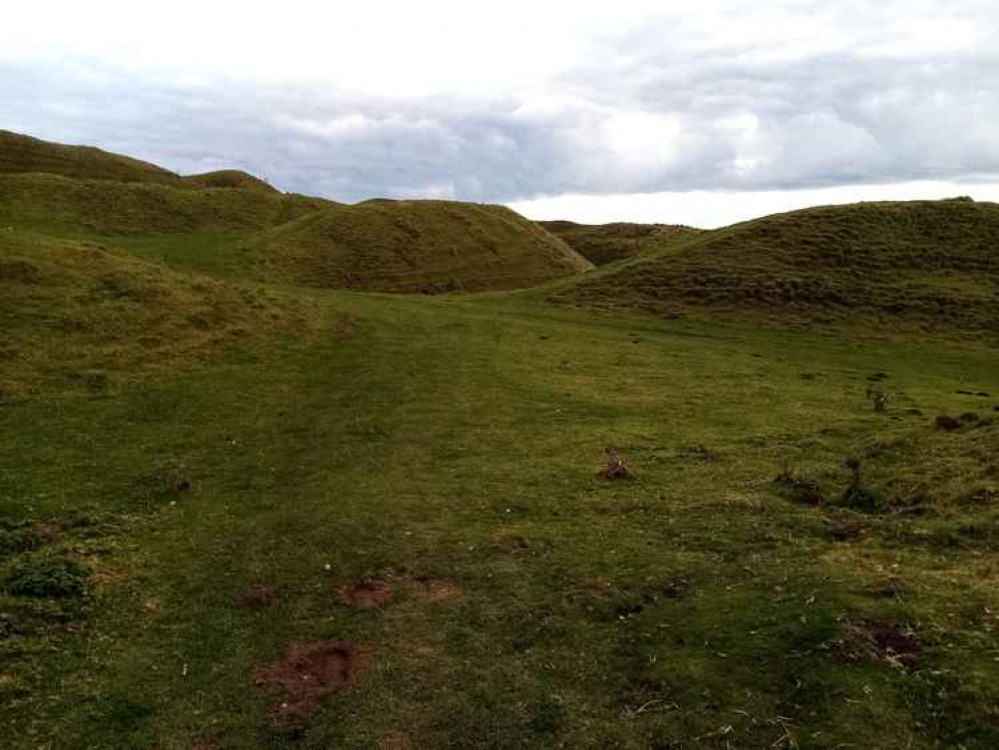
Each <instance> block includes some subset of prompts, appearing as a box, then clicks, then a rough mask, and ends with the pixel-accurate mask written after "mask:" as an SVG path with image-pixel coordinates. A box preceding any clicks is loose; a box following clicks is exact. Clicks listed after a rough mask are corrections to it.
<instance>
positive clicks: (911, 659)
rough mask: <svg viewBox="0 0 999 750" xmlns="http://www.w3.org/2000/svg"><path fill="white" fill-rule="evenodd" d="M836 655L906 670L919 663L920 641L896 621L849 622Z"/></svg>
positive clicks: (834, 645)
mask: <svg viewBox="0 0 999 750" xmlns="http://www.w3.org/2000/svg"><path fill="white" fill-rule="evenodd" d="M833 653H835V654H836V655H837V656H839V657H840V658H843V659H847V660H850V661H856V660H858V659H873V660H874V661H883V662H885V663H887V664H890V665H891V666H893V667H897V668H900V669H907V668H908V667H911V666H913V665H914V664H915V663H916V659H917V657H918V653H919V640H918V638H917V637H916V633H915V631H913V630H912V629H911V628H909V627H907V626H905V625H903V624H901V623H899V622H896V621H894V620H890V619H861V620H850V621H848V622H847V623H846V628H845V636H844V637H843V638H840V639H839V640H837V641H835V642H834V643H833Z"/></svg>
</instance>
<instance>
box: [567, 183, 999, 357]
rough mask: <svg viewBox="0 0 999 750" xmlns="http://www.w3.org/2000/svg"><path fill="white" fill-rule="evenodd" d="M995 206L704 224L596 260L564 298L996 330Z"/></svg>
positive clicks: (978, 332)
mask: <svg viewBox="0 0 999 750" xmlns="http://www.w3.org/2000/svg"><path fill="white" fill-rule="evenodd" d="M997 231H999V205H996V204H994V203H974V202H972V201H969V200H948V201H910V202H905V203H861V204H854V205H849V206H827V207H819V208H810V209H805V210H801V211H792V212H790V213H786V214H778V215H775V216H768V217H764V218H761V219H755V220H753V221H749V222H745V223H742V224H736V225H734V226H731V227H726V228H724V229H718V230H714V231H711V232H703V233H701V234H699V235H696V236H694V237H693V238H690V239H687V240H685V241H681V242H680V243H679V244H677V243H675V242H674V243H669V244H667V245H664V246H663V248H662V249H661V250H659V251H658V252H652V251H649V252H647V253H644V254H643V255H641V256H639V257H638V258H635V259H631V260H629V261H625V262H623V263H622V264H617V265H612V266H609V267H607V268H602V269H600V270H599V271H598V272H597V273H595V274H592V275H591V276H590V277H589V278H587V279H584V280H583V281H582V283H580V284H579V285H575V286H572V287H570V288H567V289H565V290H564V292H562V293H560V294H558V295H556V299H557V300H558V301H560V302H563V303H569V304H579V305H585V306H591V307H607V308H618V309H621V308H631V309H638V310H645V311H649V312H655V313H658V314H668V315H687V316H691V317H695V318H702V319H705V318H711V319H719V318H723V319H729V320H741V321H753V322H754V323H756V324H764V325H771V326H780V327H788V326H791V327H798V328H802V329H805V328H808V327H816V326H817V327H820V328H825V329H839V330H844V329H846V330H848V331H852V332H855V333H861V334H864V335H871V334H880V335H887V336H891V335H898V334H908V335H912V336H914V337H917V338H919V337H924V338H925V337H928V336H930V337H933V336H935V337H943V338H955V337H956V338H960V337H966V338H981V337H985V338H988V339H990V340H992V341H995V336H996V332H997V331H999V317H997V315H999V312H997V311H999V305H997V304H996V300H997V297H996V295H997V289H999V286H997V285H999V254H997V250H996V245H995V237H996V233H997Z"/></svg>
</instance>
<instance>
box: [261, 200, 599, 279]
mask: <svg viewBox="0 0 999 750" xmlns="http://www.w3.org/2000/svg"><path fill="white" fill-rule="evenodd" d="M250 247H251V248H252V251H253V254H254V256H255V258H256V259H257V261H258V262H259V263H260V264H261V267H262V268H263V269H264V270H263V274H264V276H265V277H266V278H270V279H281V280H284V281H288V282H293V283H298V284H306V285H309V286H318V287H324V288H346V289H354V290H363V291H379V292H405V293H440V292H449V291H483V290H490V289H512V288H517V287H526V286H531V285H533V284H538V283H541V282H544V281H548V280H551V279H558V278H566V277H571V276H577V275H579V274H581V273H583V272H584V271H586V270H588V269H589V268H591V264H590V263H589V262H588V261H587V260H585V259H584V258H583V257H581V256H580V255H578V254H577V253H576V252H575V251H573V250H572V249H571V248H570V247H569V246H568V245H566V244H565V243H564V242H562V241H561V240H559V239H558V238H557V237H555V236H554V235H552V234H550V233H549V232H547V231H545V230H544V229H542V228H541V227H539V226H538V225H537V224H534V223H533V222H531V221H528V220H527V219H525V218H523V217H522V216H520V215H518V214H516V213H515V212H513V211H511V210H510V209H508V208H505V207H503V206H490V205H479V204H473V203H458V202H453V201H431V200H426V201H386V200H380V201H367V202H365V203H362V204H359V205H357V206H337V207H334V208H330V209H327V210H325V211H322V212H319V213H316V214H313V215H310V216H304V217H302V218H301V219H298V220H297V221H292V222H289V223H287V224H284V225H282V226H279V227H275V228H274V229H271V230H270V231H267V232H264V233H262V234H260V235H259V236H257V237H256V238H255V239H254V240H253V241H252V242H251V243H250Z"/></svg>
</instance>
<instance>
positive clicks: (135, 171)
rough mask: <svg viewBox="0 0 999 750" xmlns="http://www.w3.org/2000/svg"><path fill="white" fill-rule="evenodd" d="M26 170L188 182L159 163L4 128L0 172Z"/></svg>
mask: <svg viewBox="0 0 999 750" xmlns="http://www.w3.org/2000/svg"><path fill="white" fill-rule="evenodd" d="M26 172H44V173H47V174H59V175H63V176H65V177H76V178H85V179H95V180H116V181H118V182H151V183H156V184H160V185H174V186H178V187H182V186H184V181H183V178H181V177H180V175H176V174H174V173H173V172H170V171H169V170H166V169H163V168H162V167H157V166H156V165H155V164H149V163H148V162H144V161H140V160H138V159H133V158H131V157H128V156H121V155H120V154H112V153H110V152H108V151H102V150H101V149H99V148H94V147H92V146H65V145H63V144H61V143H50V142H48V141H43V140H40V139H38V138H32V137H31V136H28V135H21V134H20V133H12V132H10V131H9V130H0V174H9V173H26Z"/></svg>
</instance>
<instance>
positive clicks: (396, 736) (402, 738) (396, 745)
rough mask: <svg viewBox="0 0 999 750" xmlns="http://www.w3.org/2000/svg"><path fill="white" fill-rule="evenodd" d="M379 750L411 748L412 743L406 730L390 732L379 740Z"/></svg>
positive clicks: (405, 749)
mask: <svg viewBox="0 0 999 750" xmlns="http://www.w3.org/2000/svg"><path fill="white" fill-rule="evenodd" d="M378 747H379V750H409V748H410V747H412V744H411V743H410V741H409V735H407V734H406V733H405V732H389V733H388V734H386V735H385V736H384V737H382V738H381V740H380V741H379V742H378Z"/></svg>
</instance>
